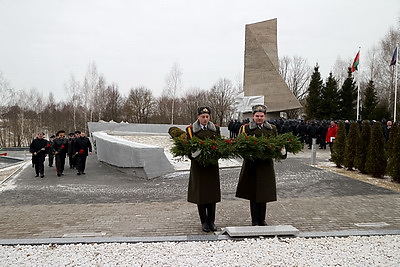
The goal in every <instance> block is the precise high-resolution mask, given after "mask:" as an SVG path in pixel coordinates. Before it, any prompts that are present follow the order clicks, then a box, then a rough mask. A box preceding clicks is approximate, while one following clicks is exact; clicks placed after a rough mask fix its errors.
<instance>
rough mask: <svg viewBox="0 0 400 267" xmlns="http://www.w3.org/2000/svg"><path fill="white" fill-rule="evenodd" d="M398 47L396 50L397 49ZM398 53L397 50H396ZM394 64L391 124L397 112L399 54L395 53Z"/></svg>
mask: <svg viewBox="0 0 400 267" xmlns="http://www.w3.org/2000/svg"><path fill="white" fill-rule="evenodd" d="M398 47H399V46H398V45H397V46H396V49H398ZM397 51H398V50H397ZM396 56H397V58H396V64H394V111H393V122H396V113H397V112H396V111H397V64H398V59H399V54H398V52H397V55H396Z"/></svg>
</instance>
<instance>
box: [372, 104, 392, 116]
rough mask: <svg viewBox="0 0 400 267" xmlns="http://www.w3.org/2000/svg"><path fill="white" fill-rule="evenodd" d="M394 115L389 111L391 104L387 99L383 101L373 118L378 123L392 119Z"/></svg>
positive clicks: (377, 107)
mask: <svg viewBox="0 0 400 267" xmlns="http://www.w3.org/2000/svg"><path fill="white" fill-rule="evenodd" d="M391 116H392V115H391V114H390V110H389V102H388V101H387V100H386V99H381V100H380V101H379V103H378V105H377V106H376V108H375V110H374V112H373V116H372V117H373V118H374V119H375V120H377V121H381V120H382V119H387V118H390V117H391Z"/></svg>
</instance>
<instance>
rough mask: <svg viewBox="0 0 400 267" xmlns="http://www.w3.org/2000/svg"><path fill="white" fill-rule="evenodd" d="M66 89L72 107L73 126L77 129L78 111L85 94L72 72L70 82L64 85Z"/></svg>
mask: <svg viewBox="0 0 400 267" xmlns="http://www.w3.org/2000/svg"><path fill="white" fill-rule="evenodd" d="M64 88H65V91H66V92H67V96H68V100H67V102H68V103H69V104H70V105H71V107H72V119H73V124H74V125H73V128H74V129H77V127H76V112H77V110H78V107H79V106H80V105H81V104H82V100H83V96H82V88H81V86H80V84H79V81H77V80H76V79H75V77H74V75H73V74H72V73H71V76H70V79H69V82H68V83H66V84H65V85H64Z"/></svg>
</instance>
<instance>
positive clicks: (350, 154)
mask: <svg viewBox="0 0 400 267" xmlns="http://www.w3.org/2000/svg"><path fill="white" fill-rule="evenodd" d="M359 143H360V127H359V126H358V123H357V122H353V123H352V124H351V125H350V130H349V133H348V135H347V138H346V147H345V151H344V166H345V167H346V168H347V169H349V170H353V167H354V161H355V158H356V151H357V146H358V144H359Z"/></svg>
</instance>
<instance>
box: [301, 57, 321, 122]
mask: <svg viewBox="0 0 400 267" xmlns="http://www.w3.org/2000/svg"><path fill="white" fill-rule="evenodd" d="M322 84H323V82H322V79H321V73H320V72H319V66H318V64H317V65H316V66H315V67H314V72H313V74H312V75H311V81H310V85H309V86H308V90H307V91H308V95H307V98H306V104H305V110H304V112H305V114H306V118H307V119H320V118H321V111H320V109H321V90H322Z"/></svg>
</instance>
